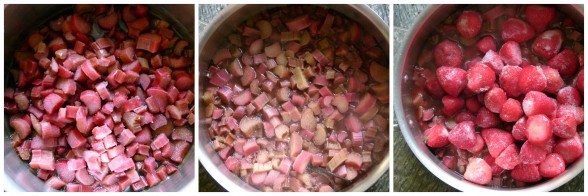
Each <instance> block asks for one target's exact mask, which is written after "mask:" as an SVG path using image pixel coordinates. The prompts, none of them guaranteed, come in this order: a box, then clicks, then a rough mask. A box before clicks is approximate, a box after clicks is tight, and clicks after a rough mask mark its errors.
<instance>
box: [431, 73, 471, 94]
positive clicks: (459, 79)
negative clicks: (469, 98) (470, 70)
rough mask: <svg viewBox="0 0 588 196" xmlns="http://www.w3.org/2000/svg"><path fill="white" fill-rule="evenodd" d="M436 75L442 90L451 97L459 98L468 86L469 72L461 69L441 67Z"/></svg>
mask: <svg viewBox="0 0 588 196" xmlns="http://www.w3.org/2000/svg"><path fill="white" fill-rule="evenodd" d="M436 73H437V80H438V81H439V84H440V86H441V88H443V90H444V91H445V92H447V94H449V95H451V96H454V97H457V96H459V94H460V93H461V91H462V90H463V89H464V88H465V86H466V75H467V72H466V71H465V70H463V69H461V68H459V67H448V66H441V67H439V68H438V69H437V71H436Z"/></svg>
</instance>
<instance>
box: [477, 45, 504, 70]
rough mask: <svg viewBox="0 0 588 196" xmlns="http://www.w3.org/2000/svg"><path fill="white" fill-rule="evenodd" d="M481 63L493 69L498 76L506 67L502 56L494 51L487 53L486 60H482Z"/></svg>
mask: <svg viewBox="0 0 588 196" xmlns="http://www.w3.org/2000/svg"><path fill="white" fill-rule="evenodd" d="M480 63H483V64H485V65H486V66H488V67H490V68H492V70H494V72H496V73H497V74H500V72H501V71H502V67H504V62H502V59H501V58H500V55H498V53H496V52H494V50H490V51H488V52H486V54H485V55H484V58H482V60H481V61H480Z"/></svg>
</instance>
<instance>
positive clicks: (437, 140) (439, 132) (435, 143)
mask: <svg viewBox="0 0 588 196" xmlns="http://www.w3.org/2000/svg"><path fill="white" fill-rule="evenodd" d="M448 135H449V132H447V129H446V128H445V126H443V125H442V124H436V125H435V126H433V127H431V128H429V129H427V130H426V131H425V133H424V136H425V138H426V139H425V140H426V143H427V146H429V147H431V148H440V147H443V146H445V145H447V144H449V140H448V139H447V136H448Z"/></svg>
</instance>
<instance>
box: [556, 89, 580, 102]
mask: <svg viewBox="0 0 588 196" xmlns="http://www.w3.org/2000/svg"><path fill="white" fill-rule="evenodd" d="M581 102H582V97H581V96H580V93H579V92H578V90H576V88H574V87H571V86H567V87H564V88H562V89H560V90H559V92H557V103H558V104H561V105H575V106H580V103H581Z"/></svg>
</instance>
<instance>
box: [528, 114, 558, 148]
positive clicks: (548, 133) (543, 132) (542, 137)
mask: <svg viewBox="0 0 588 196" xmlns="http://www.w3.org/2000/svg"><path fill="white" fill-rule="evenodd" d="M552 133H553V132H552V129H551V121H550V120H549V118H547V116H545V115H543V114H538V115H533V116H529V117H528V118H527V127H526V128H525V136H527V141H529V142H531V144H534V145H538V146H542V145H545V144H547V142H548V141H549V139H551V137H552Z"/></svg>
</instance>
